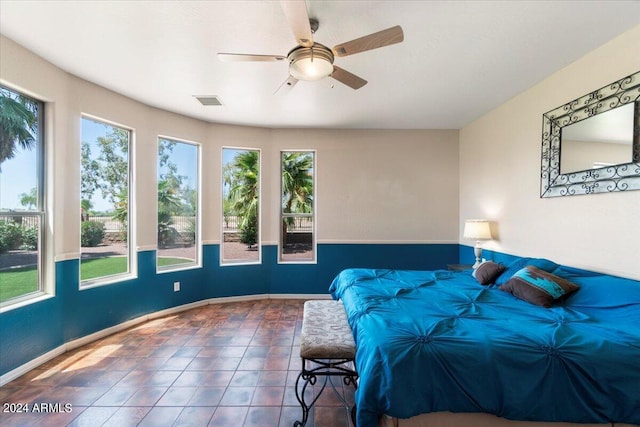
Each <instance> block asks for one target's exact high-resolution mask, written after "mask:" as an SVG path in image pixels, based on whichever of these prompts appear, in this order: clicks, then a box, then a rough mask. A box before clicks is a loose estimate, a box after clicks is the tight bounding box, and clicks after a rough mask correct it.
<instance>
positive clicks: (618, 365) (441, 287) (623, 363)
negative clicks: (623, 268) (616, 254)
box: [330, 269, 640, 427]
mask: <svg viewBox="0 0 640 427" xmlns="http://www.w3.org/2000/svg"><path fill="white" fill-rule="evenodd" d="M562 273H563V272H562V269H560V270H558V271H557V272H556V274H558V275H562ZM564 273H565V274H564V275H565V277H567V278H569V279H570V280H571V281H573V282H574V283H576V284H578V285H580V286H581V289H580V290H579V291H577V292H576V293H575V294H573V295H571V296H570V297H568V298H567V299H566V300H565V301H563V302H561V303H559V304H558V305H557V306H553V307H551V308H548V309H547V308H543V307H539V306H535V305H532V304H529V303H527V302H525V301H521V300H518V299H516V298H515V297H513V296H512V295H511V294H508V293H506V292H503V291H501V290H499V289H497V287H495V286H494V287H491V286H490V287H485V286H481V285H480V284H478V283H477V282H476V281H475V279H474V278H473V277H472V276H471V274H470V272H449V271H398V270H370V269H349V270H345V271H343V272H341V273H340V274H339V275H338V276H337V277H336V278H335V280H334V281H333V283H332V284H331V287H330V292H331V294H332V296H333V297H334V298H336V299H341V300H342V301H343V303H344V306H345V309H346V311H347V315H348V317H349V322H350V325H351V328H352V329H353V333H354V337H355V340H356V344H357V354H356V365H357V369H358V371H359V374H360V382H359V387H358V390H357V391H356V404H357V421H358V426H359V427H369V426H375V425H376V422H377V419H378V417H379V416H380V415H381V414H387V415H390V416H394V417H399V418H408V417H411V416H414V415H418V414H421V413H428V412H437V411H451V412H485V413H490V414H495V415H498V416H501V417H505V418H509V419H515V420H538V421H569V422H603V423H605V422H611V421H613V422H625V423H640V283H639V282H637V281H633V280H627V279H622V278H617V277H612V276H605V275H599V274H584V275H581V274H577V273H575V272H573V273H572V272H569V271H566V272H564Z"/></svg>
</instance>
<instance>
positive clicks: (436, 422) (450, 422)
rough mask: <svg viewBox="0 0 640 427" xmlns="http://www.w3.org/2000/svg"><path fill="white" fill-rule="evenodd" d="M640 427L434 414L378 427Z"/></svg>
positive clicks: (387, 419) (394, 420)
mask: <svg viewBox="0 0 640 427" xmlns="http://www.w3.org/2000/svg"><path fill="white" fill-rule="evenodd" d="M468 426H473V427H612V426H615V427H640V426H638V425H637V424H618V423H610V424H576V423H560V422H536V421H513V420H507V419H506V418H500V417H496V416H495V415H490V414H481V413H473V414H464V413H452V412H433V413H430V414H422V415H418V416H415V417H411V418H392V417H388V416H383V417H381V418H380V420H379V422H378V427H468Z"/></svg>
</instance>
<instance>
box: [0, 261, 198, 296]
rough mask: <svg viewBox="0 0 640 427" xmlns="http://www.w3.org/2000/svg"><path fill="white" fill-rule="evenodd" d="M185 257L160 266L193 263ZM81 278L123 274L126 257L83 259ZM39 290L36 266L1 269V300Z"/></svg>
mask: <svg viewBox="0 0 640 427" xmlns="http://www.w3.org/2000/svg"><path fill="white" fill-rule="evenodd" d="M191 262H192V261H191V260H188V259H185V258H169V257H162V258H158V266H159V267H167V266H170V265H178V264H186V263H191ZM80 271H81V280H90V279H95V278H98V277H104V276H112V275H114V274H122V273H125V272H126V271H127V258H126V257H104V258H92V259H85V260H82V265H81V268H80ZM37 290H38V271H37V270H36V267H35V266H33V267H24V268H18V269H11V270H4V271H0V302H5V301H7V300H9V299H11V298H15V297H18V296H21V295H26V294H28V293H31V292H35V291H37Z"/></svg>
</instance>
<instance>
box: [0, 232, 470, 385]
mask: <svg viewBox="0 0 640 427" xmlns="http://www.w3.org/2000/svg"><path fill="white" fill-rule="evenodd" d="M463 252H464V253H465V254H466V251H463V249H462V248H460V247H459V245H457V244H320V245H318V253H317V260H318V262H317V263H316V264H278V262H277V257H278V248H277V246H274V245H270V246H263V249H262V264H255V265H229V266H220V248H219V245H205V246H204V247H203V267H202V268H196V269H188V270H180V271H175V272H165V273H156V267H155V263H156V252H155V251H143V252H138V277H137V278H135V279H131V280H127V281H122V282H118V283H113V284H110V285H104V286H96V287H93V288H88V289H83V290H79V262H80V261H79V260H77V259H75V260H67V261H60V262H57V263H55V269H56V271H55V280H56V295H55V297H52V298H48V299H46V300H44V301H40V302H37V303H33V304H29V305H27V306H24V307H20V308H16V309H13V310H9V311H7V312H5V313H2V314H0V375H4V374H6V373H8V372H10V371H12V370H14V369H16V368H18V367H20V366H21V365H23V364H25V363H28V362H29V361H31V360H33V359H35V358H37V357H39V356H41V355H43V354H45V353H47V352H49V351H51V350H53V349H56V348H58V347H59V346H61V345H63V344H64V343H66V342H69V341H73V340H75V339H78V338H81V337H84V336H87V335H90V334H93V333H95V332H98V331H101V330H103V329H105V328H109V327H112V326H115V325H118V324H120V323H123V322H126V321H128V320H131V319H135V318H137V317H140V316H144V315H147V314H150V313H154V312H157V311H160V310H164V309H167V308H171V307H176V306H180V305H184V304H188V303H192V302H196V301H201V300H206V299H210V298H220V297H229V296H241V295H261V294H326V293H327V290H328V288H329V285H330V284H331V281H332V280H333V278H334V277H335V276H336V275H337V274H338V273H339V272H340V271H341V270H343V269H345V268H349V267H366V268H396V269H414V270H435V269H444V268H446V266H447V264H453V263H458V261H459V257H460V256H461V254H462V253H463ZM471 254H472V256H473V250H471ZM175 281H180V291H179V292H174V291H173V282H175Z"/></svg>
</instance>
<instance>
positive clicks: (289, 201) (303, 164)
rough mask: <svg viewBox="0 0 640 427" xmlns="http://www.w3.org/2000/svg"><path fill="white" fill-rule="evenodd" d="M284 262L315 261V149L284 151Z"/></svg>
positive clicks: (282, 248) (282, 198) (282, 242)
mask: <svg viewBox="0 0 640 427" xmlns="http://www.w3.org/2000/svg"><path fill="white" fill-rule="evenodd" d="M280 159H281V172H282V181H281V192H280V194H281V200H282V204H281V210H280V225H281V227H280V245H279V247H280V256H279V260H280V261H281V262H314V261H315V253H316V250H315V246H316V244H315V225H314V224H315V206H314V205H315V197H314V194H315V193H314V187H315V179H314V170H315V153H314V152H313V151H283V152H282V153H281V158H280Z"/></svg>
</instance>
